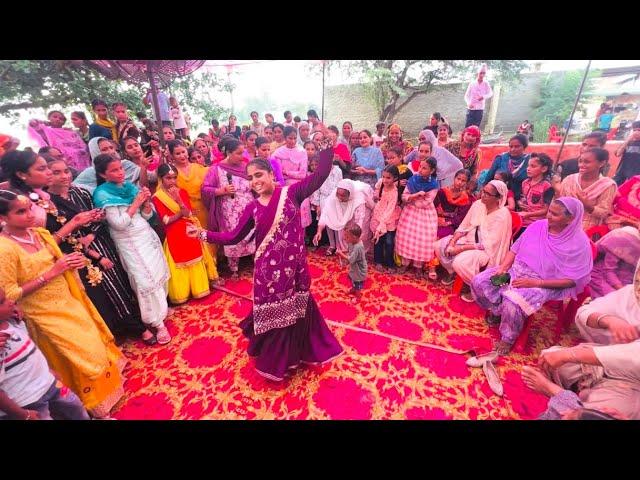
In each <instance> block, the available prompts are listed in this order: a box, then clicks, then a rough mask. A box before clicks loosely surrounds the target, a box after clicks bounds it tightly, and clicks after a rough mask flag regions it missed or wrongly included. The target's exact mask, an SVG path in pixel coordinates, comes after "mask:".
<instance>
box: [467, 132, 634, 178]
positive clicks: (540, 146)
mask: <svg viewBox="0 0 640 480" xmlns="http://www.w3.org/2000/svg"><path fill="white" fill-rule="evenodd" d="M622 143H623V142H620V141H615V142H607V144H606V145H605V147H604V148H606V149H607V150H608V151H609V164H610V167H609V176H611V177H612V176H613V175H614V174H615V173H616V169H617V168H618V163H620V157H616V155H615V151H616V150H617V149H618V147H620V145H622ZM507 150H509V145H507V144H505V143H496V144H490V145H480V151H481V152H482V160H481V162H480V168H479V170H484V169H487V168H489V167H491V163H492V162H493V159H494V158H496V156H497V155H500V154H501V153H504V152H506V151H507ZM559 150H560V144H559V143H530V144H529V146H528V147H527V150H526V152H527V153H532V152H538V153H546V154H547V155H549V156H550V157H551V158H552V159H553V160H554V161H555V159H556V157H557V156H558V151H559ZM579 151H580V143H577V142H572V143H569V142H567V143H565V144H564V148H563V149H562V156H561V157H560V160H566V159H567V158H574V157H577V156H578V152H579Z"/></svg>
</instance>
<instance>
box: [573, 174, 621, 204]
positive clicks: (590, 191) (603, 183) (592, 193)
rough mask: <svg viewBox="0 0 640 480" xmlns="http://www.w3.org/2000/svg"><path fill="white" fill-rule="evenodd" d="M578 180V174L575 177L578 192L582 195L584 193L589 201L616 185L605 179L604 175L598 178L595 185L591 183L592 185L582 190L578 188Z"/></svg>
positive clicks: (579, 176)
mask: <svg viewBox="0 0 640 480" xmlns="http://www.w3.org/2000/svg"><path fill="white" fill-rule="evenodd" d="M580 178H581V175H580V174H579V173H578V174H577V175H576V176H575V180H576V185H577V187H578V190H580V191H581V192H582V193H584V194H585V195H586V196H587V198H588V199H589V200H596V199H597V198H598V197H599V196H600V195H602V193H603V192H604V191H605V190H606V189H607V188H609V187H611V185H615V184H616V182H614V181H613V180H612V179H611V178H609V177H605V176H604V175H600V178H599V179H598V180H597V181H596V182H595V183H593V184H591V185H589V186H588V187H587V188H585V189H583V188H582V187H581V186H580Z"/></svg>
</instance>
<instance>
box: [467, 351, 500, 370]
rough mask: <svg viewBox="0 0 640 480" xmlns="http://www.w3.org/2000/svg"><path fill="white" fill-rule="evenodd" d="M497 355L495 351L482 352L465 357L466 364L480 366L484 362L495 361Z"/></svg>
mask: <svg viewBox="0 0 640 480" xmlns="http://www.w3.org/2000/svg"><path fill="white" fill-rule="evenodd" d="M498 357H499V355H498V352H496V351H493V352H488V353H483V354H482V355H478V356H476V357H471V358H469V359H467V365H468V366H470V367H474V368H481V367H482V366H484V364H485V362H495V361H496V360H497V359H498Z"/></svg>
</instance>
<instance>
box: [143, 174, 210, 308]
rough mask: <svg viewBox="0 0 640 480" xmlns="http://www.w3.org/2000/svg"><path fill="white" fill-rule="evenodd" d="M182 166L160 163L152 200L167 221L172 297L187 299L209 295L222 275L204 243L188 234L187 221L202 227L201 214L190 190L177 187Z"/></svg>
mask: <svg viewBox="0 0 640 480" xmlns="http://www.w3.org/2000/svg"><path fill="white" fill-rule="evenodd" d="M177 177H178V170H177V169H176V167H174V166H173V165H169V164H166V163H164V164H162V165H160V167H158V179H159V184H158V190H157V191H156V193H155V194H154V195H153V198H152V199H151V201H152V202H153V206H154V207H155V209H156V212H157V213H158V216H159V217H160V219H161V221H162V224H163V225H164V229H165V233H166V238H165V240H164V245H163V249H164V255H165V258H166V259H167V265H168V266H169V272H170V273H171V278H170V279H169V300H170V301H171V303H174V304H180V303H184V302H186V301H187V300H189V298H202V297H206V296H207V295H209V293H210V290H209V280H211V281H213V280H215V279H216V278H217V277H218V274H217V272H216V269H215V264H214V263H213V259H212V258H211V254H210V253H209V249H207V248H206V246H205V245H203V243H202V242H201V241H199V240H197V239H194V238H190V237H188V236H187V225H189V224H193V225H196V226H197V227H198V228H200V226H201V224H200V222H199V220H198V218H197V217H195V216H194V215H193V214H192V210H191V202H190V201H189V196H188V194H187V192H186V191H185V190H183V189H181V188H178V187H176V181H177Z"/></svg>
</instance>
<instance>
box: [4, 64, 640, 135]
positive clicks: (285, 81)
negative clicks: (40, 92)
mask: <svg viewBox="0 0 640 480" xmlns="http://www.w3.org/2000/svg"><path fill="white" fill-rule="evenodd" d="M526 62H527V63H529V64H531V65H533V64H534V63H537V62H540V63H542V68H541V70H542V71H554V70H572V69H581V68H585V67H586V63H587V61H586V60H549V61H547V60H526ZM313 63H315V64H316V65H319V62H318V61H315V62H314V61H309V60H275V61H272V60H266V61H265V60H208V61H207V63H206V64H205V67H203V68H205V69H207V70H209V71H211V72H215V73H217V74H219V75H227V71H228V69H227V68H226V67H225V64H233V65H234V66H233V68H232V70H231V80H232V82H233V83H234V84H235V85H236V89H235V90H234V92H233V96H234V104H235V107H236V110H238V109H241V108H242V107H243V106H245V103H246V102H245V100H246V99H247V98H250V97H261V96H262V95H263V94H264V93H265V92H268V93H269V96H270V97H271V98H272V99H273V100H274V101H275V102H278V103H282V104H286V103H287V102H292V103H293V102H301V103H304V104H309V105H311V104H314V105H320V103H321V101H322V76H321V75H317V74H313V73H312V72H310V71H309V68H308V66H309V65H310V64H313ZM629 65H640V60H594V61H593V62H592V65H591V68H592V69H600V68H613V67H622V66H629ZM489 79H490V76H489ZM352 81H353V79H352V78H348V77H346V76H345V75H343V74H341V72H332V73H331V75H328V76H327V77H326V78H325V85H339V84H345V83H352ZM220 103H221V104H222V105H225V106H230V103H231V99H230V97H229V94H227V93H221V94H220ZM66 113H69V112H66ZM31 116H36V117H40V118H42V117H43V116H44V112H43V111H31V112H24V114H23V115H21V118H22V120H21V123H22V125H16V126H14V125H10V124H9V121H8V120H7V119H5V118H3V117H0V132H2V133H7V134H9V135H13V136H16V137H18V138H19V139H20V140H21V142H22V143H21V144H22V145H23V146H26V145H29V141H28V139H27V136H26V127H25V125H26V122H27V119H28V118H29V117H31ZM67 116H68V115H67ZM68 123H69V125H67V126H71V122H70V121H69V122H68Z"/></svg>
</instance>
